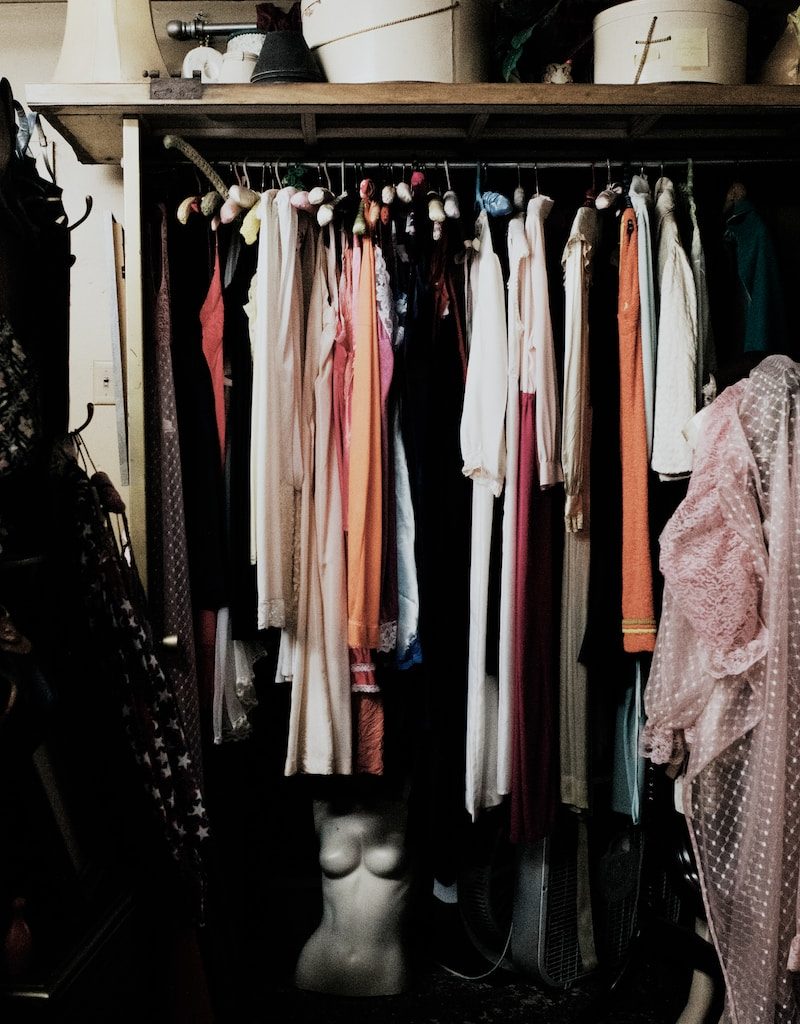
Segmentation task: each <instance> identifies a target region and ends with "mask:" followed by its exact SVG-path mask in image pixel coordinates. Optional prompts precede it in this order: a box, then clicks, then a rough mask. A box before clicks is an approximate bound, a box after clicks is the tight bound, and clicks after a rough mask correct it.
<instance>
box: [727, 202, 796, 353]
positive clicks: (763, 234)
mask: <svg viewBox="0 0 800 1024" xmlns="http://www.w3.org/2000/svg"><path fill="white" fill-rule="evenodd" d="M725 241H726V242H728V243H729V244H730V245H731V246H733V248H734V250H735V256H736V267H737V271H738V274H739V283H740V285H741V288H742V301H743V306H744V339H743V341H744V345H743V349H744V351H745V352H765V353H766V352H784V351H785V342H786V320H785V311H784V303H783V293H782V289H781V281H780V271H779V267H778V258H777V256H776V255H775V247H774V246H773V244H772V239H771V238H770V234H769V230H768V229H767V225H766V224H765V223H764V221H763V220H762V219H761V216H760V214H759V213H758V211H757V210H756V208H755V207H754V206H753V204H752V203H751V202H750V200H749V199H740V200H739V201H738V202H736V203H734V205H733V209H732V210H731V212H730V214H729V215H728V219H727V221H726V224H725Z"/></svg>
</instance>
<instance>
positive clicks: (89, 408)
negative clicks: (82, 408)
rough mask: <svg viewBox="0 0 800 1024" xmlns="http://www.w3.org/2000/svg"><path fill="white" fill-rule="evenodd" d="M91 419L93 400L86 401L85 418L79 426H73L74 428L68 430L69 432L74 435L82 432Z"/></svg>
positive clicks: (92, 417)
mask: <svg viewBox="0 0 800 1024" xmlns="http://www.w3.org/2000/svg"><path fill="white" fill-rule="evenodd" d="M93 419H94V403H93V402H87V403H86V419H85V420H84V421H83V423H81V425H80V426H79V427H75V429H74V430H70V434H72V435H73V436H74V435H75V434H81V433H83V431H84V430H86V428H87V427H88V426H89V424H90V423H91V422H92V420H93Z"/></svg>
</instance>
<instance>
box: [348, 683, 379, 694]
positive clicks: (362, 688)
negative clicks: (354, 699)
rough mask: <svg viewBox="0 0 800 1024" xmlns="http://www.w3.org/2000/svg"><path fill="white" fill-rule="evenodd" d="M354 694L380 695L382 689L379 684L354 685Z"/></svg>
mask: <svg viewBox="0 0 800 1024" xmlns="http://www.w3.org/2000/svg"><path fill="white" fill-rule="evenodd" d="M350 690H351V691H352V692H353V693H380V692H381V688H380V687H379V686H378V684H377V683H353V685H352V686H351V687H350Z"/></svg>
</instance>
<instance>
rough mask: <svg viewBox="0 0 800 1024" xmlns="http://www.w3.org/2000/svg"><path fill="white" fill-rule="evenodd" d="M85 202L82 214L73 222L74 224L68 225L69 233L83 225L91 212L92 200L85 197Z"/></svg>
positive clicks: (89, 197)
mask: <svg viewBox="0 0 800 1024" xmlns="http://www.w3.org/2000/svg"><path fill="white" fill-rule="evenodd" d="M85 202H86V209H85V210H84V211H83V214H82V215H81V216H80V217H79V218H78V219H77V220H76V221H75V223H74V224H70V226H69V230H70V231H74V230H75V228H78V227H80V226H81V224H83V222H84V221H85V220H86V219H87V218H88V216H89V214H90V213H91V212H92V207H93V206H94V199H92V197H91V196H86V200H85Z"/></svg>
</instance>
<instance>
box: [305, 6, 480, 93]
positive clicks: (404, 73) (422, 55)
mask: <svg viewBox="0 0 800 1024" xmlns="http://www.w3.org/2000/svg"><path fill="white" fill-rule="evenodd" d="M489 6H490V4H489V3H488V0H457V2H456V0H453V2H451V3H448V2H447V0H445V2H442V0H370V3H353V0H302V2H301V6H300V15H301V17H302V21H303V35H304V36H305V37H306V41H307V43H308V45H309V46H310V47H311V50H312V52H313V53H314V54H315V56H316V57H317V58H318V59H319V62H320V64H321V65H322V69H323V71H324V72H325V76H326V78H327V79H328V81H329V82H485V81H486V70H487V68H486V65H487V57H488V54H487V51H486V39H487V33H486V17H487V12H488V10H489Z"/></svg>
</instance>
